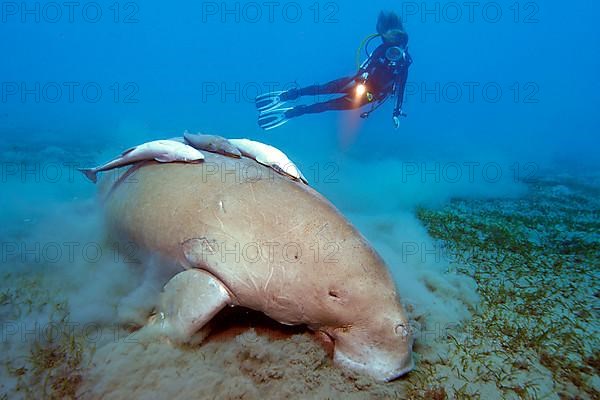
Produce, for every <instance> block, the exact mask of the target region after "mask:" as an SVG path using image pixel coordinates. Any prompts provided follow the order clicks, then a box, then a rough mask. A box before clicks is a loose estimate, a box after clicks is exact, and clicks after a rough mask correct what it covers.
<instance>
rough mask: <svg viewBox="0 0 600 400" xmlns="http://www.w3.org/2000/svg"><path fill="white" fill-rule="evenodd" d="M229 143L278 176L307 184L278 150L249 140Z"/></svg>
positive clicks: (234, 140)
mask: <svg viewBox="0 0 600 400" xmlns="http://www.w3.org/2000/svg"><path fill="white" fill-rule="evenodd" d="M229 142H230V143H231V144H233V145H234V146H235V147H237V148H238V149H239V150H240V151H241V152H242V154H243V155H245V156H246V157H250V158H252V159H254V160H256V161H258V162H259V163H261V164H263V165H266V166H267V167H271V168H272V169H274V170H275V171H277V172H279V173H280V174H285V175H288V176H291V177H292V178H294V179H298V180H301V181H302V182H304V183H308V181H307V180H306V178H305V177H304V175H302V172H300V169H298V167H297V166H296V164H294V163H293V162H292V160H290V159H289V158H288V156H286V155H285V153H284V152H283V151H281V150H279V149H278V148H276V147H273V146H270V145H268V144H265V143H261V142H256V141H254V140H249V139H229Z"/></svg>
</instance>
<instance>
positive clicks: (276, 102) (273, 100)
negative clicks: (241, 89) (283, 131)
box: [255, 91, 285, 112]
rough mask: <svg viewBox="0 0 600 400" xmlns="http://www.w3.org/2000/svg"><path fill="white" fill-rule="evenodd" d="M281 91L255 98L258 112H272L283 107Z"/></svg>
mask: <svg viewBox="0 0 600 400" xmlns="http://www.w3.org/2000/svg"><path fill="white" fill-rule="evenodd" d="M283 93H285V92H283V91H279V92H270V93H264V94H261V95H259V96H256V100H255V102H256V109H257V110H258V111H260V112H264V111H269V110H273V109H276V108H280V107H281V106H283V104H284V103H285V101H283V100H281V95H282V94H283Z"/></svg>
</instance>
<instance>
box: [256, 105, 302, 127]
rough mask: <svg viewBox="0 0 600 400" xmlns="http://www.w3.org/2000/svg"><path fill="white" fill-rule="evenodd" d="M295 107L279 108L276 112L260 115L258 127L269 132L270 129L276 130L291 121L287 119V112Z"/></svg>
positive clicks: (265, 112) (271, 111) (269, 111)
mask: <svg viewBox="0 0 600 400" xmlns="http://www.w3.org/2000/svg"><path fill="white" fill-rule="evenodd" d="M292 108H293V107H288V108H277V109H274V110H267V111H263V112H261V113H260V115H259V116H258V126H260V127H261V128H263V129H264V130H266V131H268V130H269V129H275V128H277V127H279V126H281V125H283V124H285V123H286V122H288V121H289V119H288V117H286V115H285V114H286V112H287V111H289V110H291V109H292Z"/></svg>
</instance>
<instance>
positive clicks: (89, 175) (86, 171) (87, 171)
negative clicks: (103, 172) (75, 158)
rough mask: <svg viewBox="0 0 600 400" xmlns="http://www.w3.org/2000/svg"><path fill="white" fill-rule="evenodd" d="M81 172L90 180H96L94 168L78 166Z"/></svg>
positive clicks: (96, 174) (96, 175)
mask: <svg viewBox="0 0 600 400" xmlns="http://www.w3.org/2000/svg"><path fill="white" fill-rule="evenodd" d="M79 171H81V173H82V174H84V175H85V177H86V178H88V179H89V180H90V181H92V182H94V183H96V182H98V172H97V171H96V169H94V168H79Z"/></svg>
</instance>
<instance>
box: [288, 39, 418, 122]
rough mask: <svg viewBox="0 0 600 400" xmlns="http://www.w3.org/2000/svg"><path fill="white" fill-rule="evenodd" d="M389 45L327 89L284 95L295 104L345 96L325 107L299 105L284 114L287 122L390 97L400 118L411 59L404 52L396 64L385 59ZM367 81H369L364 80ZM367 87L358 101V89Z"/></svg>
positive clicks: (321, 88) (333, 82)
mask: <svg viewBox="0 0 600 400" xmlns="http://www.w3.org/2000/svg"><path fill="white" fill-rule="evenodd" d="M390 47H393V45H390V44H385V43H384V44H381V45H380V46H379V47H377V48H376V49H375V51H373V53H372V54H371V56H370V57H369V58H368V59H367V61H365V62H364V63H363V65H362V66H361V68H360V69H359V70H358V72H357V73H356V75H353V76H350V77H344V78H341V79H336V80H334V81H331V82H328V83H326V84H324V85H313V86H308V87H305V88H301V89H292V90H290V91H288V92H286V93H285V98H282V100H295V99H297V98H298V97H300V96H311V95H312V96H318V95H325V94H336V93H343V94H344V96H342V97H338V98H335V99H331V100H329V101H325V102H322V103H316V104H311V105H308V106H307V105H299V106H296V107H294V108H292V109H291V110H288V111H287V112H286V113H285V116H286V117H287V118H292V117H297V116H300V115H303V114H314V113H320V112H323V111H331V110H352V109H356V108H360V107H362V106H364V105H367V104H369V103H373V102H379V103H380V102H383V101H385V99H386V98H387V97H388V96H390V95H396V96H397V97H396V99H397V100H396V106H395V108H394V117H397V116H400V115H401V112H402V103H403V102H404V89H405V87H406V80H407V78H408V67H409V66H410V64H412V58H411V57H410V55H409V54H408V50H405V53H404V57H403V58H401V59H400V60H398V61H396V62H392V61H390V60H388V59H387V58H386V56H385V54H386V51H387V50H388V48H390ZM365 77H366V79H365ZM362 83H364V85H365V88H366V91H365V93H363V94H362V96H360V97H357V93H356V87H357V86H358V85H359V84H362Z"/></svg>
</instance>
